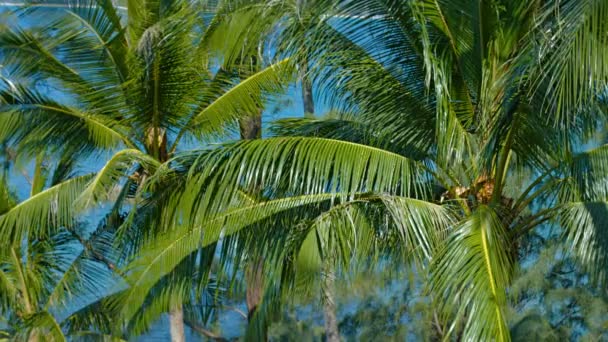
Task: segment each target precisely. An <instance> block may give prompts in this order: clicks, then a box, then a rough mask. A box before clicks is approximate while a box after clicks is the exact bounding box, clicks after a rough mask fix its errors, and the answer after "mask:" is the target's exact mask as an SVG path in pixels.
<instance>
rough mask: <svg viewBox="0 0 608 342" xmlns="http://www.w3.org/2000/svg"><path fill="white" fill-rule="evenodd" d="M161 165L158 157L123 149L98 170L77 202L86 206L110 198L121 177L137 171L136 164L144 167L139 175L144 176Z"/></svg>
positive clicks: (129, 175)
mask: <svg viewBox="0 0 608 342" xmlns="http://www.w3.org/2000/svg"><path fill="white" fill-rule="evenodd" d="M159 165H160V163H159V162H158V161H157V160H156V159H154V158H152V157H151V156H150V155H148V154H145V153H143V152H141V151H139V150H134V149H127V150H121V151H119V152H117V153H116V154H115V155H114V156H112V158H110V160H108V162H107V163H106V164H105V165H104V166H103V167H102V168H101V170H99V171H98V172H97V174H96V175H95V178H93V179H92V180H91V183H90V184H89V185H88V186H87V188H86V189H85V190H84V191H83V192H82V194H81V195H80V196H79V198H78V200H77V202H78V203H79V205H81V206H82V207H84V208H86V207H89V206H90V205H91V204H99V203H102V202H104V201H107V200H110V199H111V194H112V193H115V187H116V186H118V185H119V182H120V181H121V179H124V178H126V177H131V176H132V175H131V174H129V172H137V170H134V167H135V166H141V167H142V168H143V170H141V171H140V172H139V173H138V176H137V177H144V176H145V175H144V173H147V174H153V173H154V171H155V170H156V168H157V167H158V166H159ZM140 173H141V174H140Z"/></svg>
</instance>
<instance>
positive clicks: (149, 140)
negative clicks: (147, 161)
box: [146, 127, 169, 162]
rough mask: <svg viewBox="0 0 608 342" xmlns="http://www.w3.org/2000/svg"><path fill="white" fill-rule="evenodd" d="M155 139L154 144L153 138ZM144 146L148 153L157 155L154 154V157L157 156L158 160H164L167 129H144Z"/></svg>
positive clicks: (166, 154)
mask: <svg viewBox="0 0 608 342" xmlns="http://www.w3.org/2000/svg"><path fill="white" fill-rule="evenodd" d="M155 139H156V140H157V141H156V146H154V145H155V142H154V140H155ZM146 148H147V149H148V151H149V153H151V154H155V153H157V154H158V155H154V157H156V158H158V160H159V161H160V162H165V161H167V159H168V157H169V156H168V152H167V130H166V129H164V128H157V129H154V128H152V127H151V128H148V130H147V131H146Z"/></svg>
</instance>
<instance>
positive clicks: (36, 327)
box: [0, 156, 116, 341]
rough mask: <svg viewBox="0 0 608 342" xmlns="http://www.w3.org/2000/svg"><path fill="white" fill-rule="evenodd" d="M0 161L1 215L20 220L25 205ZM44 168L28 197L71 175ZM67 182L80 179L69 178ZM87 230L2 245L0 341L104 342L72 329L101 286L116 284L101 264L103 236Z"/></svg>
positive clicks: (61, 168)
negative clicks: (84, 340)
mask: <svg viewBox="0 0 608 342" xmlns="http://www.w3.org/2000/svg"><path fill="white" fill-rule="evenodd" d="M4 157H6V156H4ZM3 159H4V161H5V166H6V168H5V170H4V171H5V172H3V175H2V182H1V183H0V184H1V185H0V193H1V197H0V198H1V208H2V215H14V214H15V213H18V214H21V215H23V214H24V213H23V212H22V211H21V210H22V209H21V208H20V206H21V204H22V203H24V202H22V203H18V200H17V199H16V196H15V195H14V194H13V193H12V192H11V191H10V190H9V187H8V186H7V181H8V175H9V172H8V171H9V169H12V168H13V166H14V165H11V164H12V163H11V161H10V159H8V158H3ZM48 166H50V165H48V162H47V161H45V163H44V165H42V166H41V167H36V168H35V169H34V173H33V175H32V177H31V181H30V182H31V196H32V197H37V196H44V195H43V194H42V191H43V190H44V188H46V185H45V184H49V185H51V186H52V185H54V184H55V183H58V182H62V181H64V180H65V179H64V177H66V176H67V177H69V176H70V174H71V171H70V169H71V167H72V166H73V165H72V164H71V163H70V162H68V163H62V162H58V163H55V164H54V166H53V168H54V170H49V167H48ZM51 171H52V172H51ZM84 177H85V178H89V179H90V178H91V177H90V176H84ZM47 181H48V182H47ZM70 181H80V182H83V181H84V180H83V179H82V178H81V179H78V178H73V179H71V180H70ZM46 199H47V200H48V197H47V198H46ZM86 228H87V226H86V225H85V224H83V223H82V222H75V223H74V224H73V225H71V226H70V228H66V227H57V228H55V229H54V230H53V231H52V232H48V233H41V234H40V235H38V236H37V237H35V238H34V237H32V238H26V239H24V240H22V241H14V242H8V243H7V242H5V241H3V242H2V244H1V247H2V248H1V250H2V252H1V253H0V289H1V290H2V291H0V292H1V294H0V314H1V315H2V317H3V322H2V324H3V329H2V330H3V331H2V333H3V334H2V336H3V338H9V339H12V340H27V341H39V340H53V341H66V336H67V335H69V336H71V337H75V338H77V337H83V336H88V337H90V338H96V337H97V338H104V336H103V335H102V334H101V333H99V331H97V332H95V331H88V330H87V329H86V328H88V327H86V326H79V327H76V326H75V325H74V323H75V322H77V321H78V320H79V319H78V318H77V316H78V315H79V311H80V308H81V307H83V306H86V305H88V303H89V302H90V301H93V300H95V299H96V298H97V297H99V295H100V294H102V293H100V290H101V289H100V287H99V282H107V283H108V284H111V283H112V282H114V281H116V279H115V278H113V277H112V271H111V270H109V269H108V268H107V267H106V264H105V263H104V262H103V260H100V259H99V256H100V255H101V254H100V252H99V250H103V248H104V246H106V247H107V245H106V243H107V242H108V241H107V240H106V239H105V238H106V237H105V236H104V234H97V233H96V232H94V233H93V234H90V235H89V234H88V233H87V232H86ZM85 237H86V238H85ZM90 317H93V318H94V319H95V320H96V321H97V323H98V326H101V325H103V324H104V322H105V324H107V322H108V321H109V317H108V316H106V315H104V313H102V312H99V313H97V315H96V316H90ZM81 327H82V328H84V329H80V328H81ZM106 337H109V336H106Z"/></svg>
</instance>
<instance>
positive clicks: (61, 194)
mask: <svg viewBox="0 0 608 342" xmlns="http://www.w3.org/2000/svg"><path fill="white" fill-rule="evenodd" d="M91 178H92V175H86V176H81V177H76V178H72V179H70V180H68V181H65V182H63V183H60V184H58V185H55V186H53V187H51V188H48V189H46V190H44V191H42V192H39V193H38V194H36V195H34V196H32V197H30V198H28V199H27V200H25V201H23V202H21V203H19V204H17V205H16V206H14V207H13V208H12V209H11V210H10V211H8V212H6V213H5V214H3V215H2V216H0V237H1V239H2V240H3V241H21V239H22V238H23V237H24V236H26V235H30V236H49V235H50V234H51V233H52V232H54V231H55V230H56V229H58V228H60V227H71V226H72V225H73V224H74V218H75V215H76V213H75V212H74V209H73V205H74V202H75V201H76V199H77V198H78V196H79V195H80V193H81V192H82V191H83V190H84V189H85V187H86V184H87V182H88V181H89V180H90V179H91Z"/></svg>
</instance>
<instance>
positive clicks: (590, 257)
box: [560, 201, 608, 284]
mask: <svg viewBox="0 0 608 342" xmlns="http://www.w3.org/2000/svg"><path fill="white" fill-rule="evenodd" d="M560 214H561V216H560V223H561V225H562V226H563V228H564V230H565V238H566V241H568V242H569V245H570V249H571V250H572V251H573V252H574V254H575V255H576V256H577V257H579V258H580V260H581V262H582V263H583V265H584V266H585V267H586V269H587V270H588V271H589V273H590V274H591V275H592V278H593V280H594V281H596V282H598V283H600V284H606V283H607V282H608V272H606V270H607V267H608V233H607V229H608V203H607V202H605V201H603V202H599V201H598V202H573V203H568V204H565V205H564V206H563V207H562V208H561V210H560Z"/></svg>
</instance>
